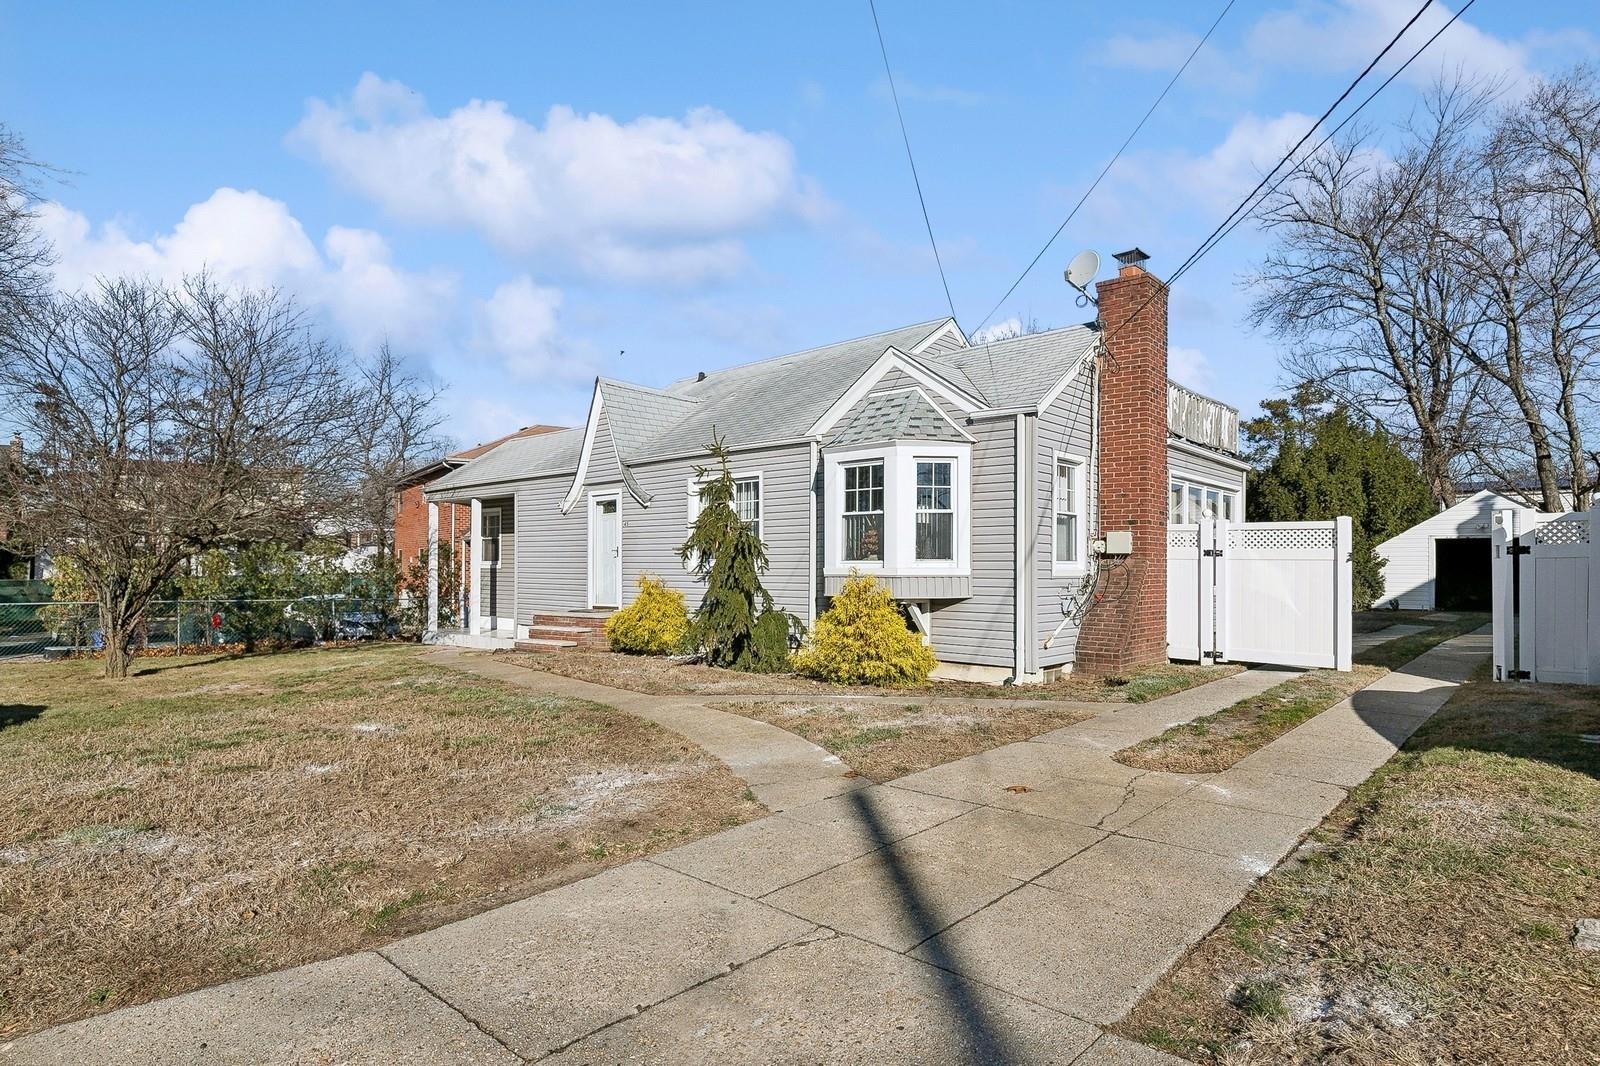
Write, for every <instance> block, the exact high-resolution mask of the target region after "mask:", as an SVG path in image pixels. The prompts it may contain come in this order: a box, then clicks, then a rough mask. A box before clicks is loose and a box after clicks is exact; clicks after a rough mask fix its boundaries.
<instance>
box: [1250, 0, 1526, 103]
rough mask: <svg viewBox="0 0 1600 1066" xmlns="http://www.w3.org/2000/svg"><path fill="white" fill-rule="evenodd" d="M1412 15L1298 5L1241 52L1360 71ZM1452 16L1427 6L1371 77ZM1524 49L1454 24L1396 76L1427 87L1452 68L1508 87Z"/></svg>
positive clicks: (1520, 71) (1349, 4)
mask: <svg viewBox="0 0 1600 1066" xmlns="http://www.w3.org/2000/svg"><path fill="white" fill-rule="evenodd" d="M1414 12H1415V8H1414V7H1413V6H1412V5H1410V4H1399V3H1395V2H1394V0H1336V2H1333V3H1317V4H1301V5H1299V6H1297V7H1295V8H1292V9H1289V10H1283V11H1273V12H1270V13H1268V14H1267V15H1264V16H1263V17H1262V18H1261V19H1260V20H1259V21H1258V22H1257V23H1256V24H1255V26H1254V28H1252V29H1251V31H1250V34H1249V37H1248V39H1247V43H1246V50H1247V51H1248V53H1249V54H1250V56H1251V57H1253V58H1254V59H1256V60H1258V61H1260V62H1262V63H1268V64H1272V65H1274V66H1291V65H1292V66H1294V67H1296V68H1298V69H1301V70H1313V71H1347V70H1360V69H1361V68H1362V67H1364V66H1366V64H1367V63H1368V62H1370V61H1371V59H1372V57H1373V56H1375V55H1377V54H1378V50H1379V49H1380V48H1382V47H1383V46H1384V45H1385V44H1387V43H1388V42H1389V39H1390V38H1391V37H1393V36H1394V35H1395V33H1396V32H1398V31H1399V29H1400V27H1401V26H1403V25H1405V23H1406V21H1407V20H1408V19H1409V18H1410V17H1411V16H1412V14H1413V13H1414ZM1453 13H1454V12H1453V11H1452V10H1451V9H1450V8H1448V7H1446V6H1445V5H1444V4H1434V5H1432V6H1430V7H1429V8H1428V10H1427V11H1425V12H1424V13H1423V14H1422V17H1421V18H1419V19H1418V20H1417V22H1416V24H1415V25H1414V26H1412V27H1411V29H1410V31H1409V32H1407V34H1406V35H1405V37H1403V38H1402V39H1401V40H1400V43H1399V44H1397V45H1396V46H1395V48H1394V50H1393V51H1392V52H1390V54H1389V58H1388V59H1386V60H1385V64H1384V65H1382V66H1380V67H1379V68H1378V69H1377V70H1376V71H1375V72H1374V73H1375V74H1377V75H1379V76H1380V77H1381V76H1387V73H1388V72H1389V71H1392V70H1393V69H1394V68H1395V67H1396V66H1398V65H1399V64H1400V63H1401V62H1404V60H1405V59H1406V58H1408V57H1410V55H1411V53H1412V52H1415V51H1416V50H1417V49H1418V48H1420V47H1421V46H1422V43H1423V42H1424V41H1426V40H1427V39H1428V38H1429V37H1431V36H1433V34H1434V33H1435V32H1437V31H1438V29H1439V28H1440V27H1441V26H1443V25H1444V24H1445V23H1446V22H1448V21H1449V20H1450V17H1451V15H1452V14H1453ZM1530 52H1531V47H1530V45H1529V44H1528V43H1526V42H1519V41H1509V40H1504V39H1502V38H1499V37H1496V36H1494V35H1493V34H1490V33H1486V32H1484V31H1483V30H1480V29H1478V28H1477V27H1476V26H1474V25H1473V24H1472V23H1471V22H1470V21H1469V20H1467V19H1465V18H1462V19H1457V20H1456V23H1455V25H1453V26H1451V27H1450V28H1449V29H1448V30H1446V31H1445V32H1444V34H1443V36H1441V37H1440V38H1439V39H1438V40H1437V41H1435V42H1434V43H1433V45H1431V46H1430V47H1429V49H1428V51H1427V52H1425V53H1424V54H1423V55H1422V56H1421V57H1420V58H1419V59H1418V60H1417V61H1416V62H1415V63H1413V64H1412V65H1411V66H1410V67H1409V68H1407V70H1406V72H1405V74H1403V75H1402V76H1401V77H1402V78H1404V79H1406V80H1408V81H1410V82H1412V83H1413V84H1416V85H1427V84H1429V83H1430V82H1432V81H1433V80H1434V78H1436V77H1437V76H1438V74H1439V71H1440V70H1441V69H1443V70H1455V69H1456V68H1457V67H1460V68H1461V69H1462V70H1464V71H1465V72H1466V73H1468V74H1482V75H1487V76H1491V77H1499V76H1502V75H1503V76H1505V77H1506V78H1507V79H1508V80H1509V81H1510V82H1511V83H1513V84H1516V83H1519V82H1522V81H1524V80H1525V79H1526V78H1527V76H1528V64H1529V58H1530Z"/></svg>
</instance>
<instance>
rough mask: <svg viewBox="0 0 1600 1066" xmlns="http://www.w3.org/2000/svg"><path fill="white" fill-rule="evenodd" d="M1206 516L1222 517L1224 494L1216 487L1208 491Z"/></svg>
mask: <svg viewBox="0 0 1600 1066" xmlns="http://www.w3.org/2000/svg"><path fill="white" fill-rule="evenodd" d="M1206 517H1207V518H1220V517H1222V494H1221V493H1220V492H1218V491H1217V490H1216V489H1208V490H1207V491H1206Z"/></svg>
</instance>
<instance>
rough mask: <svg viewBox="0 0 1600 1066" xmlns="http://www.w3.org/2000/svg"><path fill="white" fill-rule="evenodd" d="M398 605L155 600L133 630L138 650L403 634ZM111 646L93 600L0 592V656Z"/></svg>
mask: <svg viewBox="0 0 1600 1066" xmlns="http://www.w3.org/2000/svg"><path fill="white" fill-rule="evenodd" d="M401 629H402V625H401V620H400V619H399V618H398V617H397V616H396V614H395V612H394V610H393V605H392V604H388V603H378V604H375V603H374V602H372V599H371V598H369V597H366V596H362V595H359V594H354V593H334V594H331V595H326V596H301V597H297V598H283V599H229V600H155V601H153V602H152V603H151V604H150V608H149V610H148V611H146V612H145V616H144V621H143V623H142V624H141V625H140V626H139V627H138V629H137V631H136V632H135V634H134V639H133V646H134V648H135V649H137V650H151V651H158V650H173V651H176V650H181V649H184V648H194V649H199V648H204V647H208V646H217V645H239V644H244V645H256V644H274V643H282V644H319V643H323V642H326V641H330V640H341V641H342V640H382V639H392V638H394V637H397V636H399V635H400V633H401ZM104 646H105V638H104V635H103V633H102V632H101V628H100V611H99V608H98V607H97V606H96V605H95V604H94V603H75V602H64V601H61V600H42V599H41V600H32V601H16V600H11V601H4V600H0V662H17V661H24V660H35V661H36V660H40V659H50V658H62V657H65V656H68V655H73V654H78V653H82V652H93V651H99V650H101V649H102V648H104Z"/></svg>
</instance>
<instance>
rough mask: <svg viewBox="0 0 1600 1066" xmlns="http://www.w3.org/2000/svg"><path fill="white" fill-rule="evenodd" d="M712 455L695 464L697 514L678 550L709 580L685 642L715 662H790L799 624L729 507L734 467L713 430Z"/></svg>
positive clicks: (776, 665) (773, 665) (752, 665)
mask: <svg viewBox="0 0 1600 1066" xmlns="http://www.w3.org/2000/svg"><path fill="white" fill-rule="evenodd" d="M708 450H709V451H710V453H711V462H710V463H709V464H707V465H705V466H698V467H696V468H695V476H696V477H697V478H698V479H700V481H701V482H702V484H701V486H700V514H699V517H697V518H696V519H695V522H694V527H693V528H692V529H691V530H690V531H689V539H688V540H686V541H684V542H683V546H682V547H680V548H679V549H678V556H679V558H681V559H682V560H683V561H684V563H685V564H687V565H689V566H690V567H691V569H692V570H693V572H694V575H695V576H696V577H698V578H700V579H701V580H703V581H704V582H705V583H706V591H705V595H704V596H703V597H701V599H700V608H699V610H697V611H696V612H695V616H694V622H693V625H692V626H691V628H690V642H691V643H692V644H693V645H694V646H696V647H697V648H699V649H700V651H701V652H702V653H703V654H704V655H705V658H706V662H708V663H710V664H711V665H712V666H725V667H731V668H733V669H735V670H752V671H762V672H770V671H777V670H782V669H785V668H786V667H787V666H788V662H789V637H790V634H791V633H793V632H794V631H795V630H796V629H797V628H798V626H799V622H798V620H797V619H795V618H794V617H793V616H792V615H789V614H786V613H784V612H782V611H779V610H777V609H776V608H775V607H774V606H773V602H772V596H771V595H769V594H768V592H767V590H766V589H765V588H764V587H762V584H761V575H762V574H763V573H764V572H765V571H766V569H767V548H766V545H764V544H762V543H761V538H760V537H758V536H757V535H756V533H755V531H754V530H753V529H751V528H750V527H749V526H748V525H747V524H746V523H744V522H743V521H741V520H740V518H739V515H738V513H737V512H736V511H735V510H734V506H733V497H734V485H733V469H732V467H731V466H730V465H729V461H728V449H727V447H726V445H724V444H723V442H722V439H721V438H720V437H718V436H717V435H716V434H715V433H713V434H712V437H711V444H710V446H709V448H708Z"/></svg>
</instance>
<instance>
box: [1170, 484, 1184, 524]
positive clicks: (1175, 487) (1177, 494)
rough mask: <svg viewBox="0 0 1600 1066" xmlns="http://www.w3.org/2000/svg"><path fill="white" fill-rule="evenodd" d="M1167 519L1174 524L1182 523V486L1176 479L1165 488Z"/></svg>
mask: <svg viewBox="0 0 1600 1066" xmlns="http://www.w3.org/2000/svg"><path fill="white" fill-rule="evenodd" d="M1167 521H1168V522H1171V523H1172V524H1174V525H1182V524H1183V486H1182V485H1180V484H1179V483H1178V482H1176V481H1174V482H1173V483H1172V486H1171V487H1170V488H1169V489H1168V490H1167Z"/></svg>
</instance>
